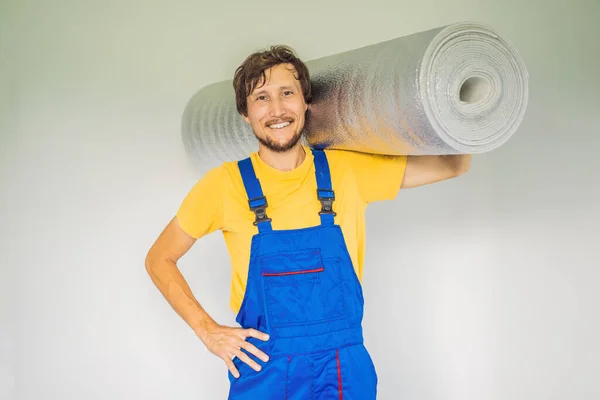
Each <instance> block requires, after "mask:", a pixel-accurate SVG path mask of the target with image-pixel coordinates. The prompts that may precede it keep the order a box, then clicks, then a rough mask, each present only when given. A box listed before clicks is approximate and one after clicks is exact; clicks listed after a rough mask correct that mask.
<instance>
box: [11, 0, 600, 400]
mask: <svg viewBox="0 0 600 400" xmlns="http://www.w3.org/2000/svg"><path fill="white" fill-rule="evenodd" d="M418 3H419V4H418V5H417V2H414V1H405V0H399V1H393V2H392V1H383V0H372V1H371V2H370V4H368V5H367V3H366V2H362V3H359V2H357V3H353V2H352V3H351V2H347V1H327V2H325V1H322V0H319V1H317V0H306V1H302V2H272V1H263V0H259V1H252V2H249V1H243V2H242V1H237V2H233V1H218V2H205V1H198V0H196V1H186V0H171V1H169V2H167V1H162V2H160V1H148V0H146V1H141V0H129V1H116V0H102V1H100V0H96V1H92V0H88V1H68V0H63V1H58V0H55V1H49V0H48V1H32V0H3V1H1V2H0V133H1V136H0V156H1V159H0V160H1V164H0V188H1V195H0V206H1V225H0V234H1V241H0V268H1V274H0V296H1V297H0V299H1V307H0V313H1V314H0V398H1V399H11V400H12V399H18V400H42V399H43V400H46V399H52V400H67V399H74V400H84V399H85V400H108V399H111V400H118V399H146V400H151V399H178V400H185V399H190V400H192V399H224V398H226V393H227V388H228V382H227V376H226V373H227V371H226V369H225V366H224V363H223V362H222V361H221V360H219V359H217V358H216V357H214V356H213V355H212V354H210V353H208V352H207V351H206V350H205V349H204V347H203V346H202V343H201V342H200V341H199V340H198V339H197V338H196V337H195V336H194V334H193V333H192V332H191V330H190V329H189V328H188V327H187V325H185V324H184V323H183V321H182V320H181V319H179V317H178V316H177V315H176V314H175V313H174V312H173V311H172V310H171V309H170V307H169V306H168V304H167V303H166V302H165V301H164V299H163V298H162V297H161V296H160V293H159V292H158V291H157V290H156V289H155V288H154V286H153V285H152V283H151V281H150V279H149V277H148V276H147V274H146V272H145V270H144V263H143V262H144V257H145V255H146V251H147V250H148V248H149V247H150V245H151V244H152V242H153V241H154V239H155V238H156V236H157V235H158V234H159V232H160V231H161V230H162V228H163V227H164V225H165V224H166V223H167V222H168V221H169V219H170V218H171V217H172V216H173V214H174V212H175V211H176V209H177V207H178V206H179V203H180V202H181V200H182V199H183V197H184V196H185V194H186V193H187V191H188V190H189V189H190V188H191V186H192V185H193V184H194V183H195V181H196V180H197V179H198V178H199V175H200V173H201V172H203V171H198V170H195V169H194V168H193V167H192V166H191V164H190V162H189V161H188V159H187V157H186V155H185V153H184V150H183V146H182V143H181V138H180V122H181V115H182V112H183V109H184V107H185V104H186V103H187V101H188V100H189V98H190V97H191V96H192V95H193V94H194V93H195V92H196V91H197V90H198V89H199V88H201V87H202V86H204V85H207V84H209V83H212V82H215V81H221V80H224V79H231V77H232V76H233V71H234V69H235V68H236V67H237V65H238V64H239V63H240V62H241V61H242V60H243V59H244V58H245V57H246V55H247V54H248V53H250V52H251V51H254V50H258V49H261V48H263V47H264V46H266V45H270V44H275V43H285V44H289V45H291V46H292V47H293V48H295V49H296V50H297V52H298V53H299V54H300V56H301V57H302V58H304V59H305V60H311V59H315V58H318V57H322V56H326V55H330V54H335V53H338V52H341V51H345V50H350V49H354V48H358V47H361V46H365V45H369V44H374V43H377V42H380V41H383V40H387V39H391V38H395V37H399V36H404V35H408V34H411V33H415V32H419V31H422V30H427V29H431V28H434V27H438V26H441V25H445V24H448V23H452V22H456V21H463V20H475V21H480V22H484V23H487V24H490V25H491V26H492V27H494V28H495V29H497V30H499V31H500V32H502V34H503V35H504V36H505V37H507V38H508V39H509V40H510V41H511V42H512V43H513V44H514V45H515V46H516V48H517V49H518V50H519V52H520V54H521V55H522V56H523V58H524V59H525V62H526V64H527V67H528V69H529V72H530V79H531V81H530V82H531V86H530V90H531V92H530V105H529V108H528V111H527V114H526V116H525V120H524V121H523V124H522V125H521V128H520V129H519V131H518V132H517V134H516V135H515V136H514V137H513V139H512V140H511V141H510V142H509V143H507V144H506V145H505V146H503V147H502V148H500V149H498V150H496V151H494V152H492V153H488V154H484V155H480V156H477V157H475V158H474V160H473V164H472V169H471V171H470V172H469V173H468V174H467V175H465V176H463V177H461V178H459V179H456V180H453V181H448V182H444V183H440V184H437V185H432V186H428V187H423V188H418V189H413V190H409V191H405V192H402V193H401V194H400V195H399V197H398V198H397V200H395V201H393V202H387V203H382V204H377V205H373V206H372V207H371V208H370V209H369V211H368V218H369V219H368V248H367V256H366V274H365V278H364V288H365V293H366V298H367V305H366V313H367V314H366V318H365V334H366V341H367V345H368V347H369V349H370V351H371V353H372V355H373V358H374V360H375V363H376V366H377V370H378V373H379V378H380V385H379V393H380V398H381V399H418V400H434V399H435V400H438V399H439V400H454V399H457V400H458V399H461V400H479V399H485V400H500V399H502V400H504V399H511V400H517V399H519V400H520V399H523V400H551V399H557V400H558V399H560V400H564V399H570V400H593V399H598V398H600V383H599V382H600V379H598V378H599V376H600V361H599V360H600V346H599V345H598V337H600V324H599V322H598V315H599V312H598V304H599V302H600V295H599V294H598V293H599V291H598V287H599V286H600V279H599V278H600V272H599V270H600V268H599V267H600V255H599V253H598V248H599V244H600V234H599V233H598V230H597V226H598V222H599V221H600V204H599V203H600V189H599V185H600V184H599V182H600V178H598V173H599V172H600V168H599V167H600V161H599V156H598V155H597V152H598V148H600V146H599V145H600V133H599V129H600V122H599V119H600V117H599V114H600V102H599V100H598V98H599V94H598V93H599V92H600V78H599V76H600V74H599V72H598V71H600V45H599V44H598V38H599V37H600V24H599V23H598V19H599V17H600V5H599V4H598V2H597V1H593V0H587V1H585V0H577V1H573V2H570V3H569V5H567V2H558V1H542V0H530V1H527V2H525V1H522V0H504V1H483V0H482V1H475V0H457V1H442V0H438V1H435V0H422V1H420V2H418ZM327 30H329V32H326V31H327ZM586 32H587V33H586ZM181 268H182V270H183V272H184V274H185V276H186V278H187V279H188V280H189V283H190V285H191V286H192V288H193V290H194V293H195V294H196V295H197V297H198V299H199V301H200V302H201V303H202V304H203V305H204V306H205V307H206V308H207V309H208V311H209V312H210V313H211V314H212V315H213V316H214V317H215V318H216V319H217V320H218V321H220V322H222V323H232V322H233V315H232V312H231V311H230V310H229V308H228V299H229V279H230V269H229V268H230V267H229V262H228V256H227V253H226V249H225V246H224V243H223V239H222V237H221V235H220V234H219V233H216V234H213V235H211V236H209V237H207V238H205V239H203V240H201V241H199V242H198V243H197V245H196V246H195V247H194V248H193V250H192V251H191V252H190V253H189V255H188V256H187V257H185V258H184V260H183V261H182V262H181Z"/></svg>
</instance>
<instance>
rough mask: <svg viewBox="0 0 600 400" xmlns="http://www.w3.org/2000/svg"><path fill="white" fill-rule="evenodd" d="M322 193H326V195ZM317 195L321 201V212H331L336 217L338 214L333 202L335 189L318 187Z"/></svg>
mask: <svg viewBox="0 0 600 400" xmlns="http://www.w3.org/2000/svg"><path fill="white" fill-rule="evenodd" d="M321 193H324V195H322V194H321ZM317 197H318V198H319V201H320V202H321V211H319V214H331V215H333V216H334V217H335V216H336V215H337V214H336V213H335V211H333V202H334V200H335V193H334V191H333V190H328V189H317Z"/></svg>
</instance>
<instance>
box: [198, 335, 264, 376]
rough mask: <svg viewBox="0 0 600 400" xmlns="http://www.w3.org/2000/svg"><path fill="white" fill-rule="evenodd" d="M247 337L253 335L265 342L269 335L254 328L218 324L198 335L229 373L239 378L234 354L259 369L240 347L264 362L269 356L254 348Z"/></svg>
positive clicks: (253, 367) (256, 369)
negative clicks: (221, 361) (223, 362)
mask: <svg viewBox="0 0 600 400" xmlns="http://www.w3.org/2000/svg"><path fill="white" fill-rule="evenodd" d="M248 337H253V338H256V339H259V340H262V341H265V342H266V341H267V340H269V335H267V334H266V333H263V332H260V331H257V330H256V329H243V328H232V327H229V326H223V325H218V324H215V325H212V326H210V327H209V328H207V329H206V331H205V332H204V334H203V335H201V336H200V339H201V340H202V342H203V343H204V345H205V346H206V348H207V349H208V350H209V351H210V352H211V353H213V354H214V355H216V356H217V357H219V358H221V359H222V360H223V361H225V364H226V365H227V368H229V371H231V374H232V375H233V376H234V377H236V378H239V377H240V373H239V372H238V370H237V368H236V367H235V365H234V364H233V361H232V360H233V357H234V356H235V357H237V358H239V359H240V361H243V362H245V363H246V364H248V365H249V366H250V367H252V369H254V370H255V371H257V372H258V371H260V370H261V367H260V365H258V364H257V363H256V362H255V361H254V360H252V359H251V358H250V357H248V355H247V354H246V353H244V352H243V351H242V349H244V350H246V351H247V352H249V353H250V354H253V355H254V356H256V357H257V358H259V359H261V360H263V361H264V362H267V361H268V360H269V357H268V356H267V355H266V354H265V353H263V352H262V351H260V350H259V349H258V348H256V346H254V345H253V344H252V343H249V342H247V341H246V339H247V338H248Z"/></svg>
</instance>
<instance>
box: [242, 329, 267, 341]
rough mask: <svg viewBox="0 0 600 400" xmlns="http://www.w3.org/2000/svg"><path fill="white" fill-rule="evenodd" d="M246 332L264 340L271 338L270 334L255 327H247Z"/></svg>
mask: <svg viewBox="0 0 600 400" xmlns="http://www.w3.org/2000/svg"><path fill="white" fill-rule="evenodd" d="M244 332H245V333H246V335H247V336H251V337H253V338H256V339H260V340H262V341H263V342H266V341H267V340H269V335H267V334H266V333H263V332H261V331H257V330H256V329H253V328H248V329H245V330H244Z"/></svg>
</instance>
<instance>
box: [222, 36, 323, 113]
mask: <svg viewBox="0 0 600 400" xmlns="http://www.w3.org/2000/svg"><path fill="white" fill-rule="evenodd" d="M286 63H289V64H292V65H293V66H294V69H295V70H296V79H298V80H299V81H300V87H301V88H302V94H303V95H304V101H305V102H306V103H307V104H310V102H311V101H312V93H311V87H310V75H309V73H308V68H307V67H306V65H305V64H304V63H303V62H302V60H300V59H299V58H298V57H297V56H296V54H295V52H294V50H293V49H291V48H290V47H288V46H285V45H277V46H271V47H269V48H268V49H267V50H263V51H259V52H256V53H252V54H250V55H249V56H248V57H247V58H246V60H245V61H244V62H243V63H242V65H240V66H239V67H238V68H237V69H236V71H235V74H234V77H233V89H234V91H235V102H236V107H237V111H238V112H239V113H240V114H242V115H244V116H246V115H247V113H248V104H247V102H246V98H247V97H248V96H249V95H250V93H252V91H253V90H254V89H255V88H256V85H258V83H259V82H261V81H262V82H265V81H266V76H265V71H266V70H268V69H269V68H272V67H274V66H276V65H279V64H286Z"/></svg>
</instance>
